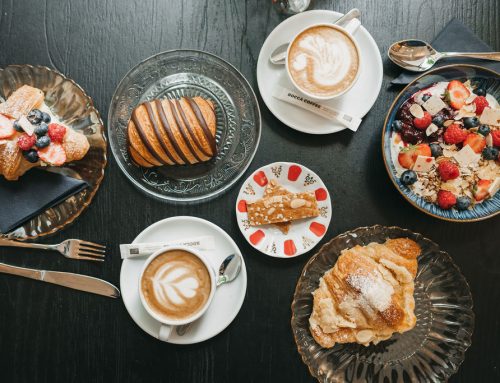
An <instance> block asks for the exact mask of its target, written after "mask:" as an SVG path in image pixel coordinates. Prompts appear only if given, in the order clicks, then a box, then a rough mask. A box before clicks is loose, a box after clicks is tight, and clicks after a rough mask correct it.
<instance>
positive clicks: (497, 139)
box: [490, 129, 500, 146]
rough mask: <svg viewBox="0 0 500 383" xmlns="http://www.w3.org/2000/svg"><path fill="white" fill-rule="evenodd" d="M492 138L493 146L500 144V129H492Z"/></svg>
mask: <svg viewBox="0 0 500 383" xmlns="http://www.w3.org/2000/svg"><path fill="white" fill-rule="evenodd" d="M490 134H491V138H493V146H500V129H498V130H492V131H491V133H490Z"/></svg>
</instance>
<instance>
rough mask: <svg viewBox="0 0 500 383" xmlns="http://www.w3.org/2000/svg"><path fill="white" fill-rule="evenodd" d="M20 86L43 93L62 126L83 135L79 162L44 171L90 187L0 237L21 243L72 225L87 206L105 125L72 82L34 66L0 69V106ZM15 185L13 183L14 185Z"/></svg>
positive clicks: (102, 158) (97, 175)
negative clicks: (84, 143) (85, 148)
mask: <svg viewBox="0 0 500 383" xmlns="http://www.w3.org/2000/svg"><path fill="white" fill-rule="evenodd" d="M22 85H30V86H33V87H35V88H39V89H41V90H42V91H43V92H44V93H45V104H47V106H48V107H49V108H50V109H51V112H52V113H54V114H55V115H56V116H57V117H58V118H59V119H60V120H61V122H63V123H64V124H66V125H67V126H70V127H71V128H73V129H75V130H77V131H79V132H81V133H83V134H84V135H85V136H86V137H87V139H88V141H89V144H90V148H89V151H88V152H87V154H86V155H85V157H83V158H82V159H81V160H79V161H73V162H71V163H68V164H64V165H63V166H60V167H46V168H45V170H47V171H52V172H55V173H61V174H65V175H67V176H70V177H73V178H78V179H82V180H84V181H86V182H87V183H88V184H89V187H87V188H86V189H84V190H82V191H80V192H79V193H77V194H75V195H73V196H71V197H69V198H67V199H66V200H65V201H63V202H62V203H60V204H58V205H56V206H54V207H51V208H49V209H47V210H45V211H44V212H43V213H41V214H39V215H38V216H36V217H34V218H32V219H30V220H29V221H27V222H26V223H24V224H23V225H22V226H20V227H18V228H17V229H15V230H13V231H11V232H9V233H4V234H0V235H3V236H7V237H9V238H16V239H20V240H26V239H35V238H37V237H41V236H46V235H49V234H54V233H55V232H57V231H59V230H61V229H63V228H64V227H66V226H67V225H69V224H71V223H72V222H73V221H74V220H75V219H76V218H78V217H79V216H80V214H81V213H82V212H83V211H84V210H85V209H86V208H87V207H88V206H89V205H90V203H91V202H92V199H93V198H94V195H95V193H96V192H97V190H98V189H99V185H100V184H101V181H102V179H103V177H104V168H105V167H106V162H107V157H106V151H107V149H106V137H105V135H104V125H103V122H102V120H101V116H100V115H99V112H98V111H97V109H96V108H95V107H94V102H93V100H92V98H90V97H89V96H88V95H87V94H86V93H85V91H84V90H83V89H82V88H81V87H80V86H79V85H78V84H77V83H75V82H74V81H73V80H72V79H70V78H68V77H66V76H65V75H63V74H61V73H59V72H58V71H57V70H55V69H51V68H47V67H44V66H33V65H9V66H7V67H5V68H3V69H0V102H1V101H3V100H5V99H7V98H8V97H9V96H10V95H11V94H12V92H14V91H15V90H16V89H18V88H20V87H21V86H22ZM13 182H15V181H13Z"/></svg>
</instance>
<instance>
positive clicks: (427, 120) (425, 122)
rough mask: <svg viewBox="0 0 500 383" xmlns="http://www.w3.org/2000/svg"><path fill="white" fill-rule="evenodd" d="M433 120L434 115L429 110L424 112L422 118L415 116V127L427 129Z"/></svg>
mask: <svg viewBox="0 0 500 383" xmlns="http://www.w3.org/2000/svg"><path fill="white" fill-rule="evenodd" d="M431 122H432V116H431V115H430V114H429V112H424V117H422V118H416V117H415V118H414V119H413V125H414V126H415V128H417V129H420V130H425V129H427V127H428V126H429V125H430V124H431Z"/></svg>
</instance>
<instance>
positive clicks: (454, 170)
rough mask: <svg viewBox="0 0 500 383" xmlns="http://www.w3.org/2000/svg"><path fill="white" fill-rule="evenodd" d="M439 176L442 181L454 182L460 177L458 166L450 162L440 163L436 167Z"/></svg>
mask: <svg viewBox="0 0 500 383" xmlns="http://www.w3.org/2000/svg"><path fill="white" fill-rule="evenodd" d="M438 172H439V176H440V177H441V179H442V180H443V181H448V180H454V179H455V178H457V177H458V176H459V175H460V170H459V169H458V166H457V165H455V164H454V163H453V162H450V161H442V162H440V163H439V165H438Z"/></svg>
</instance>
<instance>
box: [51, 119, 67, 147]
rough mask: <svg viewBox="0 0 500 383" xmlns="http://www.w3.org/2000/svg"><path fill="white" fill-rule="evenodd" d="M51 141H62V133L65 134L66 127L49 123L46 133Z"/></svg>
mask: <svg viewBox="0 0 500 383" xmlns="http://www.w3.org/2000/svg"><path fill="white" fill-rule="evenodd" d="M47 134H48V135H49V137H50V139H51V141H52V142H59V143H61V142H63V139H64V135H65V134H66V127H65V126H63V125H59V124H55V123H52V124H49V131H48V133H47Z"/></svg>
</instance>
